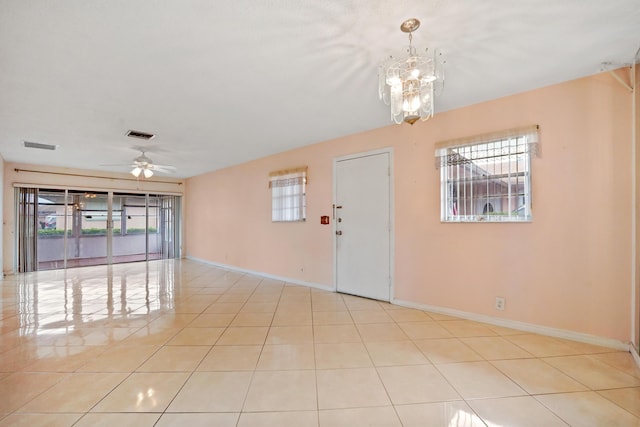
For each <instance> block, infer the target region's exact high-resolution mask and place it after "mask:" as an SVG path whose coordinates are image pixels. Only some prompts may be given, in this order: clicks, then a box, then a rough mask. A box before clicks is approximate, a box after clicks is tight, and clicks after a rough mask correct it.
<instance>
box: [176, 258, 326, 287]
mask: <svg viewBox="0 0 640 427" xmlns="http://www.w3.org/2000/svg"><path fill="white" fill-rule="evenodd" d="M185 258H186V259H189V260H191V261H198V262H201V263H203V264H209V265H212V266H214V267H219V268H223V269H225V270H229V271H236V272H238V273H245V274H251V275H253V276H258V277H264V278H265V279H272V280H279V281H282V282H286V283H291V284H293V285H300V286H307V287H309V288H315V289H322V290H323V291H329V292H333V291H334V290H335V289H333V287H331V286H329V285H323V284H321V283H314V282H305V281H303V280H297V279H291V278H290V277H283V276H276V275H273V274H267V273H263V272H261V271H254V270H247V269H244V268H240V267H236V266H233V265H227V264H222V263H219V262H214V261H207V260H206V259H200V258H196V257H192V256H186V257H185Z"/></svg>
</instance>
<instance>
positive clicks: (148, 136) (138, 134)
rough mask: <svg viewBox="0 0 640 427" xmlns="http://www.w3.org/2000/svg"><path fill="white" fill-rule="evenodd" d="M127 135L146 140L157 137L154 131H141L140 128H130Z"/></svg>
mask: <svg viewBox="0 0 640 427" xmlns="http://www.w3.org/2000/svg"><path fill="white" fill-rule="evenodd" d="M127 136H128V137H131V138H139V139H144V140H145V141H149V140H151V139H153V138H155V137H156V136H155V135H154V134H152V133H147V132H140V131H138V130H130V131H129V132H127Z"/></svg>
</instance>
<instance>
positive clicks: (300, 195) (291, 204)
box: [269, 167, 307, 222]
mask: <svg viewBox="0 0 640 427" xmlns="http://www.w3.org/2000/svg"><path fill="white" fill-rule="evenodd" d="M306 185H307V168H306V167H304V168H296V169H288V170H282V171H276V172H272V173H270V174H269V188H271V221H273V222H296V221H304V220H305V219H306V216H307V212H306Z"/></svg>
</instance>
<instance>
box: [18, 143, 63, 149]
mask: <svg viewBox="0 0 640 427" xmlns="http://www.w3.org/2000/svg"><path fill="white" fill-rule="evenodd" d="M22 143H23V144H24V146H25V148H37V149H38V150H55V149H56V148H58V146H57V145H51V144H41V143H39V142H29V141H22Z"/></svg>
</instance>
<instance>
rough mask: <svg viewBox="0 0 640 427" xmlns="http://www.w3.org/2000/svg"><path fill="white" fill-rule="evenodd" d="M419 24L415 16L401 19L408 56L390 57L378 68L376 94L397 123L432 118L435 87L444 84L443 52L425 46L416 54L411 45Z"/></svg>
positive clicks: (410, 122) (401, 28)
mask: <svg viewBox="0 0 640 427" xmlns="http://www.w3.org/2000/svg"><path fill="white" fill-rule="evenodd" d="M419 27H420V21H419V20H418V19H415V18H413V19H407V20H406V21H404V22H403V23H402V25H400V30H401V31H402V32H403V33H409V47H408V48H407V53H408V55H407V56H406V57H403V58H394V57H393V56H390V57H389V58H388V59H387V60H385V61H384V62H383V63H382V64H380V66H379V67H378V95H379V97H380V99H381V100H382V101H383V102H384V103H385V104H387V105H389V106H390V107H391V119H392V120H393V121H394V122H395V123H397V124H400V123H403V122H407V123H409V124H414V123H415V122H416V121H417V120H418V119H420V120H423V121H425V120H428V119H430V118H431V117H433V114H434V98H435V94H436V89H439V88H442V87H443V86H444V73H443V70H442V68H443V65H444V60H443V58H442V54H441V53H440V52H437V51H435V50H432V51H429V49H428V48H427V49H426V50H425V52H424V53H418V52H417V51H416V48H415V47H414V46H413V45H412V44H411V42H412V41H413V32H414V31H416V30H417V29H418V28H419Z"/></svg>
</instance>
